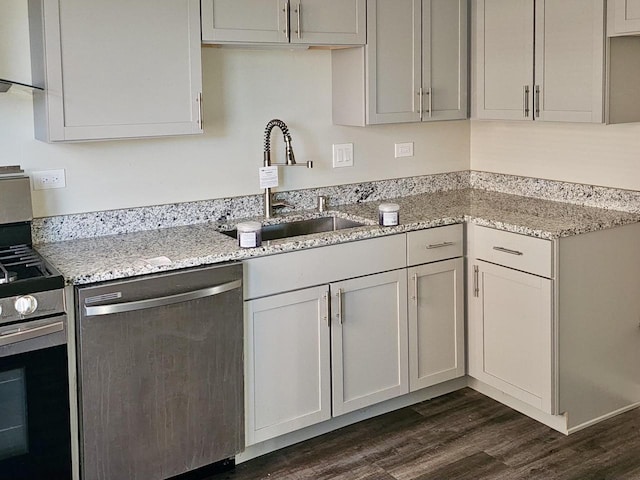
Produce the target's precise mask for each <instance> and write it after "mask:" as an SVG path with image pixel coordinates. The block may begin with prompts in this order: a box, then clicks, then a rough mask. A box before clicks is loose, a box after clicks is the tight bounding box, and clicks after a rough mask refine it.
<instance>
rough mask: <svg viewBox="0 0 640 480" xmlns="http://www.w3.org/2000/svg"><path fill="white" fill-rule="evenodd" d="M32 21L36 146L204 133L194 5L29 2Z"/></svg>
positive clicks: (116, 0) (184, 0) (189, 1)
mask: <svg viewBox="0 0 640 480" xmlns="http://www.w3.org/2000/svg"><path fill="white" fill-rule="evenodd" d="M29 17H30V30H31V49H32V63H33V76H34V82H35V83H36V85H39V86H43V87H44V88H45V91H44V92H35V93H34V117H35V135H36V138H37V139H38V140H43V141H47V142H69V141H82V140H85V141H86V140H105V139H115V138H131V137H152V136H164V135H186V134H198V133H202V109H201V107H202V106H201V100H202V98H201V97H202V94H201V92H202V74H201V68H202V67H201V58H200V48H201V44H200V2H199V1H198V0H162V1H157V0H136V2H128V1H125V0H97V1H91V2H86V1H82V0H51V1H49V0H29ZM115 27H117V28H115Z"/></svg>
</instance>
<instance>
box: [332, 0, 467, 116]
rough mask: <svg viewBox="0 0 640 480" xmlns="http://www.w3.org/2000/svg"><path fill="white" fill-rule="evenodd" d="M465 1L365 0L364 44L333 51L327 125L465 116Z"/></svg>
mask: <svg viewBox="0 0 640 480" xmlns="http://www.w3.org/2000/svg"><path fill="white" fill-rule="evenodd" d="M467 58H468V57H467V1H466V0H369V1H368V3H367V47H366V49H349V50H336V51H333V52H332V74H333V84H332V86H333V122H334V123H336V124H340V125H360V126H363V125H368V124H382V123H402V122H420V121H431V120H453V119H464V118H467V112H468V108H467V63H468V60H467Z"/></svg>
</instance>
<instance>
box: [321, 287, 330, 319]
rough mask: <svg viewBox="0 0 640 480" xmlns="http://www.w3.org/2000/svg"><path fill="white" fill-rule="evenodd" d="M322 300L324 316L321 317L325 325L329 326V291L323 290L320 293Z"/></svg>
mask: <svg viewBox="0 0 640 480" xmlns="http://www.w3.org/2000/svg"><path fill="white" fill-rule="evenodd" d="M322 300H324V317H322V319H323V320H324V321H325V322H327V326H328V327H331V314H330V309H329V292H328V291H325V292H324V293H323V294H322Z"/></svg>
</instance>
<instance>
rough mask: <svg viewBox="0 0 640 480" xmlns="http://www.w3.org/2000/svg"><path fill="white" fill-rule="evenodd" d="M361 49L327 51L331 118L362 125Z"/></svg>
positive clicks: (337, 122)
mask: <svg viewBox="0 0 640 480" xmlns="http://www.w3.org/2000/svg"><path fill="white" fill-rule="evenodd" d="M365 48H367V47H355V48H344V49H339V50H332V51H331V95H332V102H333V103H332V120H333V123H334V124H335V125H353V126H356V127H364V126H365Z"/></svg>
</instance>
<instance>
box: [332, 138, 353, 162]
mask: <svg viewBox="0 0 640 480" xmlns="http://www.w3.org/2000/svg"><path fill="white" fill-rule="evenodd" d="M341 167H353V143H336V144H334V145H333V168H341Z"/></svg>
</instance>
